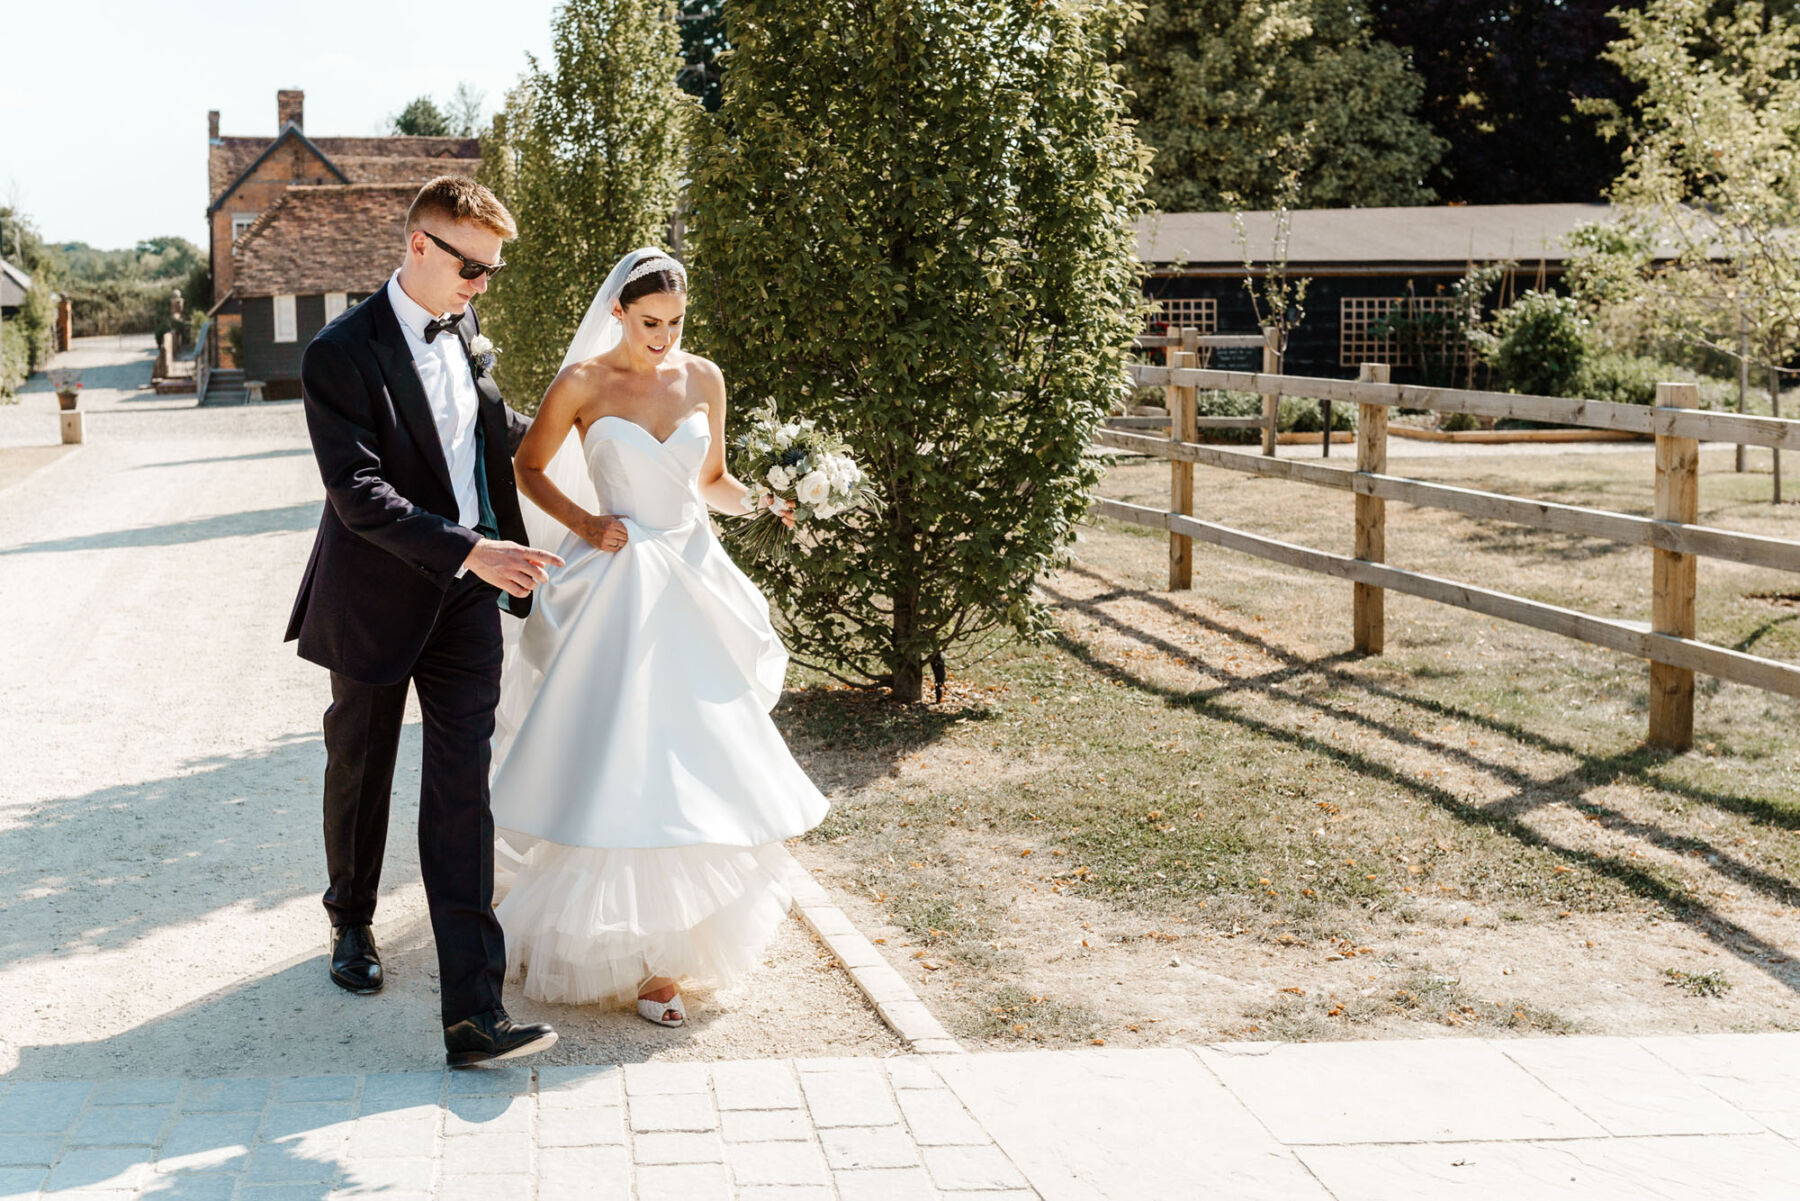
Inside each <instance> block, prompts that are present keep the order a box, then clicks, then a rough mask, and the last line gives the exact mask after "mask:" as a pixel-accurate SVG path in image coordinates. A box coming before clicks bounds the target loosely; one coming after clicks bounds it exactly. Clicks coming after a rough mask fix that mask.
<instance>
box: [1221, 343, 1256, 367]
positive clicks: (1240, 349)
mask: <svg viewBox="0 0 1800 1201" xmlns="http://www.w3.org/2000/svg"><path fill="white" fill-rule="evenodd" d="M1262 356H1263V352H1262V347H1260V346H1218V347H1214V348H1213V352H1212V369H1213V370H1214V371H1261V370H1262Z"/></svg>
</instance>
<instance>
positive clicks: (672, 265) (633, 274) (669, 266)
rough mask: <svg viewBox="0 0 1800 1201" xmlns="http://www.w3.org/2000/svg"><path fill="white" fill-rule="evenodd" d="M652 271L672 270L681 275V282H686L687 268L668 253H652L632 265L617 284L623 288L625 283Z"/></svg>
mask: <svg viewBox="0 0 1800 1201" xmlns="http://www.w3.org/2000/svg"><path fill="white" fill-rule="evenodd" d="M653 271H673V272H674V273H675V274H676V275H679V276H680V277H681V281H682V282H683V283H686V282H687V269H686V268H685V267H683V266H682V265H681V264H680V263H678V262H676V261H675V260H674V259H672V258H670V257H669V256H668V255H666V254H664V255H653V256H651V257H650V258H647V259H645V260H644V261H643V262H641V263H639V264H638V265H637V266H635V267H633V268H632V269H631V271H630V272H629V273H628V274H627V275H626V276H625V278H624V280H623V281H622V282H621V283H620V284H619V287H620V288H623V287H624V286H625V285H626V284H628V283H630V282H631V281H632V280H634V279H642V278H643V277H644V276H646V275H649V274H650V273H651V272H653Z"/></svg>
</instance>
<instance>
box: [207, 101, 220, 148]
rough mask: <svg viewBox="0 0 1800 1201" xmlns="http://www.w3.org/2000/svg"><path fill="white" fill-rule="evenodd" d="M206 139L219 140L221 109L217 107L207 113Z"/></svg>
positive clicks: (210, 140)
mask: <svg viewBox="0 0 1800 1201" xmlns="http://www.w3.org/2000/svg"><path fill="white" fill-rule="evenodd" d="M206 140H207V141H209V142H217V141H218V140H219V110H218V109H216V108H215V109H213V110H212V111H211V112H209V113H207V114H206Z"/></svg>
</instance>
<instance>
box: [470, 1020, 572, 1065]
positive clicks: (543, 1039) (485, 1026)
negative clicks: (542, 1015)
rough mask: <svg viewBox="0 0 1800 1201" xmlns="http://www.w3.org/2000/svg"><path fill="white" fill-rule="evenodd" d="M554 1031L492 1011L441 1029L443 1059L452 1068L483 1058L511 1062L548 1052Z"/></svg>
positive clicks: (474, 1062) (545, 1026)
mask: <svg viewBox="0 0 1800 1201" xmlns="http://www.w3.org/2000/svg"><path fill="white" fill-rule="evenodd" d="M555 1045H556V1031H554V1030H552V1029H551V1028H550V1027H549V1026H548V1025H547V1024H545V1023H543V1022H530V1023H527V1024H524V1025H521V1024H520V1023H518V1022H515V1021H513V1020H512V1019H511V1018H509V1017H507V1016H506V1010H504V1009H501V1008H498V1007H496V1008H494V1009H490V1010H488V1011H487V1012H486V1013H478V1014H476V1015H475V1016H474V1017H470V1018H464V1019H463V1020H462V1021H460V1022H457V1023H456V1024H455V1025H453V1026H445V1027H444V1053H445V1054H444V1059H445V1061H446V1062H447V1063H449V1065H450V1066H451V1067H453V1068H466V1067H472V1066H473V1065H475V1064H478V1063H480V1062H482V1061H483V1060H486V1059H513V1058H516V1057H517V1056H520V1055H532V1054H535V1053H537V1052H539V1051H546V1050H549V1049H550V1048H551V1047H553V1046H555Z"/></svg>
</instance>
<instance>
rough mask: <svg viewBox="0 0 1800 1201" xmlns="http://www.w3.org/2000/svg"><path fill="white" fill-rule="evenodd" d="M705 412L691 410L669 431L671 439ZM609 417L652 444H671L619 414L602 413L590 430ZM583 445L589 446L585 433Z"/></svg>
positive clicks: (595, 419) (667, 439)
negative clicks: (629, 427) (689, 421)
mask: <svg viewBox="0 0 1800 1201" xmlns="http://www.w3.org/2000/svg"><path fill="white" fill-rule="evenodd" d="M705 412H706V410H705V409H689V410H688V412H687V416H686V417H683V418H682V419H681V420H680V421H677V422H676V423H675V428H674V429H672V430H670V431H669V438H673V437H674V436H675V435H676V434H678V433H680V432H681V427H682V426H684V425H686V424H687V423H688V418H689V417H696V416H701V415H703V414H704V413H705ZM608 417H611V418H612V419H613V420H614V421H623V422H624V423H625V424H626V425H629V426H631V427H632V428H633V429H635V430H639V431H642V433H643V435H644V437H646V438H648V439H650V440H651V441H652V442H654V443H656V444H657V445H658V446H667V445H668V444H669V438H658V437H657V436H656V435H655V434H653V433H651V432H650V430H649V428H648V427H647V426H644V425H642V424H640V423H639V422H636V421H633V420H632V419H631V418H629V417H621V416H619V414H617V413H602V414H600V416H598V417H596V418H594V420H593V421H592V422H590V423H589V424H588V429H590V430H591V429H593V428H594V426H596V425H599V424H600V423H601V422H602V421H605V420H606V419H607V418H608ZM581 444H582V446H583V447H584V448H585V447H586V446H587V434H586V432H585V431H584V432H583V433H582V435H581Z"/></svg>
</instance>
